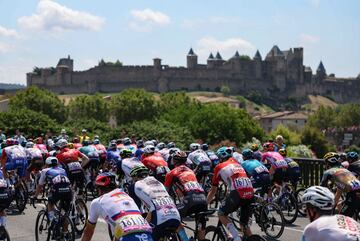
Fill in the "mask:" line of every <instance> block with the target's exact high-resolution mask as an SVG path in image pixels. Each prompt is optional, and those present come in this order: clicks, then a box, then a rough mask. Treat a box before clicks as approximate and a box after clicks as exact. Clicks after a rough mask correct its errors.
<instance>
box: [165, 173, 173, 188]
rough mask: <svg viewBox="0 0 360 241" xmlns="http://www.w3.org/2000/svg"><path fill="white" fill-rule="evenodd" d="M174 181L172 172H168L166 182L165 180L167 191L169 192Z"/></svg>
mask: <svg viewBox="0 0 360 241" xmlns="http://www.w3.org/2000/svg"><path fill="white" fill-rule="evenodd" d="M172 182H173V175H172V172H169V173H167V174H166V176H165V182H164V186H165V187H166V191H168V192H169V190H170V188H171V184H172Z"/></svg>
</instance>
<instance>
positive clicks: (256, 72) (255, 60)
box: [253, 50, 262, 79]
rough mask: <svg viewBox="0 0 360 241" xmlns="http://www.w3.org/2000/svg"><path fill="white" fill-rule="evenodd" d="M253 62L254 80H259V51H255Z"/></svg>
mask: <svg viewBox="0 0 360 241" xmlns="http://www.w3.org/2000/svg"><path fill="white" fill-rule="evenodd" d="M253 60H254V62H255V78H257V79H261V77H262V57H261V54H260V52H259V50H257V51H256V53H255V56H254V58H253Z"/></svg>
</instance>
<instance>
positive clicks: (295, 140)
mask: <svg viewBox="0 0 360 241" xmlns="http://www.w3.org/2000/svg"><path fill="white" fill-rule="evenodd" d="M277 135H282V136H283V137H284V139H285V140H284V142H285V143H286V144H287V145H299V144H300V143H301V135H300V134H299V133H296V132H295V131H291V130H290V129H289V128H287V127H285V126H284V125H281V124H280V125H278V126H277V127H276V129H275V130H273V131H272V132H271V133H270V137H271V139H273V140H274V139H275V138H276V136H277Z"/></svg>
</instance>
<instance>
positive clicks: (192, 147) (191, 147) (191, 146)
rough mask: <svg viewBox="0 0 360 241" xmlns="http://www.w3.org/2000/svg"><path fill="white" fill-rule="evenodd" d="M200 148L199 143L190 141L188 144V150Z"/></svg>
mask: <svg viewBox="0 0 360 241" xmlns="http://www.w3.org/2000/svg"><path fill="white" fill-rule="evenodd" d="M200 148H201V145H200V144H199V143H191V144H190V151H196V150H198V149H200Z"/></svg>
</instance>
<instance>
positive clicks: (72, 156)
mask: <svg viewBox="0 0 360 241" xmlns="http://www.w3.org/2000/svg"><path fill="white" fill-rule="evenodd" d="M81 157H82V154H81V152H80V151H78V150H76V149H69V148H64V149H62V150H61V151H60V153H58V154H57V155H56V158H57V159H58V160H59V162H60V163H64V164H68V163H70V162H77V161H79V158H81Z"/></svg>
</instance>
